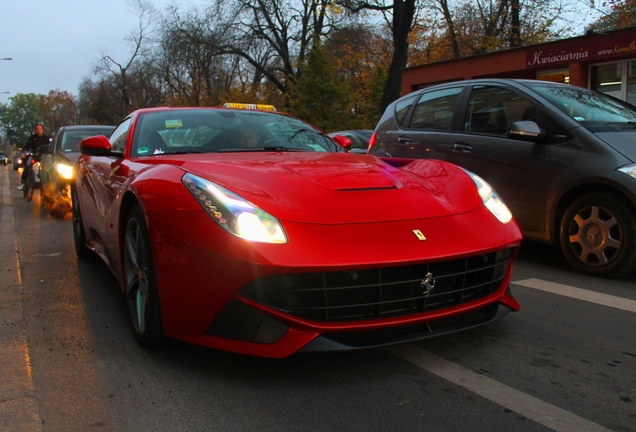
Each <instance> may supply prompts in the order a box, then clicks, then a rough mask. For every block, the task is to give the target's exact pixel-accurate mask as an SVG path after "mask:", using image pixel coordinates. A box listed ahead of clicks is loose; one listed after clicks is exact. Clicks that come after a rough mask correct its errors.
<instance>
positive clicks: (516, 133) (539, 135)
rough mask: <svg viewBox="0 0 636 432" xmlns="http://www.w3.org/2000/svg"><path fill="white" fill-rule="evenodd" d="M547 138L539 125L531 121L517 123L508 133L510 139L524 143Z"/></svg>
mask: <svg viewBox="0 0 636 432" xmlns="http://www.w3.org/2000/svg"><path fill="white" fill-rule="evenodd" d="M545 136H546V134H545V132H544V131H542V130H541V128H540V127H539V125H538V124H536V123H535V122H533V121H531V120H525V121H516V122H514V123H513V124H512V125H510V131H508V137H510V138H514V139H520V140H524V141H541V140H542V139H544V138H545Z"/></svg>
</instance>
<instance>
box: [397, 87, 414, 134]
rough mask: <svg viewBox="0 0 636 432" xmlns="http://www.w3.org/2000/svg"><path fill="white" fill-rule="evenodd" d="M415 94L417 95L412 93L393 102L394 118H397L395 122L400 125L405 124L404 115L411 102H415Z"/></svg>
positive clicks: (407, 111)
mask: <svg viewBox="0 0 636 432" xmlns="http://www.w3.org/2000/svg"><path fill="white" fill-rule="evenodd" d="M415 96H417V95H413V97H410V98H405V99H402V100H399V101H397V102H396V103H395V119H396V120H397V124H399V125H400V126H402V127H404V126H405V125H404V120H406V116H407V115H408V113H409V111H410V110H411V106H412V105H413V102H415Z"/></svg>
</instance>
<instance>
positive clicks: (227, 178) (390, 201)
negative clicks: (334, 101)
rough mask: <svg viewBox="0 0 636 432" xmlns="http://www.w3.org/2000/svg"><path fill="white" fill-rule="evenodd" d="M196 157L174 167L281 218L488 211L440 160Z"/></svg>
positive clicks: (387, 217) (345, 219) (462, 176)
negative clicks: (399, 164) (398, 163)
mask: <svg viewBox="0 0 636 432" xmlns="http://www.w3.org/2000/svg"><path fill="white" fill-rule="evenodd" d="M190 156H193V155H190ZM198 156H199V158H196V157H183V158H182V159H180V160H179V161H178V162H177V161H174V162H177V163H176V165H180V166H181V168H183V169H184V170H186V171H188V172H191V173H192V174H195V175H198V176H200V177H203V178H206V179H208V180H210V181H213V182H215V183H217V184H219V185H221V186H223V187H225V188H227V189H229V190H231V191H233V192H234V193H237V194H238V195H240V196H241V197H243V198H244V199H246V200H248V201H250V202H251V203H253V204H254V205H257V206H258V207H260V208H261V209H263V210H265V211H267V212H269V213H270V214H272V215H274V216H275V217H277V218H279V219H281V220H294V221H301V222H307V223H321V224H335V223H339V224H340V223H354V222H355V223H360V222H377V221H391V220H409V219H422V218H431V217H442V216H448V215H455V214H460V213H465V212H468V211H470V210H473V209H475V208H477V207H479V206H481V205H483V203H482V201H481V198H480V197H479V195H478V194H477V189H476V187H475V184H474V182H473V181H472V179H471V178H470V177H469V176H468V175H466V173H465V172H464V171H463V170H461V169H460V168H458V167H457V166H455V165H451V164H448V163H445V162H442V161H433V160H415V161H408V162H403V163H404V166H402V167H395V166H393V165H392V164H389V163H387V162H385V161H383V160H381V159H379V158H376V157H373V156H367V155H354V154H344V153H309V152H303V153H300V152H299V153H288V152H286V153H245V154H242V153H233V154H232V157H231V159H230V158H228V157H227V156H223V155H210V157H209V158H208V159H207V160H201V155H198ZM164 157H170V156H167V155H166V156H164ZM378 235H381V233H378Z"/></svg>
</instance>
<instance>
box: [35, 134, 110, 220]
mask: <svg viewBox="0 0 636 432" xmlns="http://www.w3.org/2000/svg"><path fill="white" fill-rule="evenodd" d="M114 129H115V126H101V125H78V126H62V127H61V128H59V129H58V131H57V133H56V134H55V137H54V138H53V140H52V142H51V145H50V146H49V148H48V149H41V150H40V152H41V153H45V154H43V155H42V157H41V181H42V185H41V191H40V193H41V195H42V199H43V200H44V203H45V205H47V206H48V207H49V209H50V210H55V211H56V212H60V213H65V212H68V211H70V203H71V202H70V184H71V181H72V179H73V164H74V163H75V161H76V160H77V158H78V157H79V156H80V143H81V142H82V140H83V139H84V138H88V137H91V136H95V135H106V136H110V134H111V133H112V132H113V130H114ZM60 198H61V199H60Z"/></svg>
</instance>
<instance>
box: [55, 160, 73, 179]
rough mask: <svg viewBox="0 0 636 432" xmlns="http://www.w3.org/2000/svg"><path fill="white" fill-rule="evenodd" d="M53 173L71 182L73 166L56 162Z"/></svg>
mask: <svg viewBox="0 0 636 432" xmlns="http://www.w3.org/2000/svg"><path fill="white" fill-rule="evenodd" d="M55 171H57V173H58V174H59V175H60V177H62V178H63V179H65V180H71V179H72V178H73V166H72V165H69V164H66V163H61V162H58V163H56V164H55Z"/></svg>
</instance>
